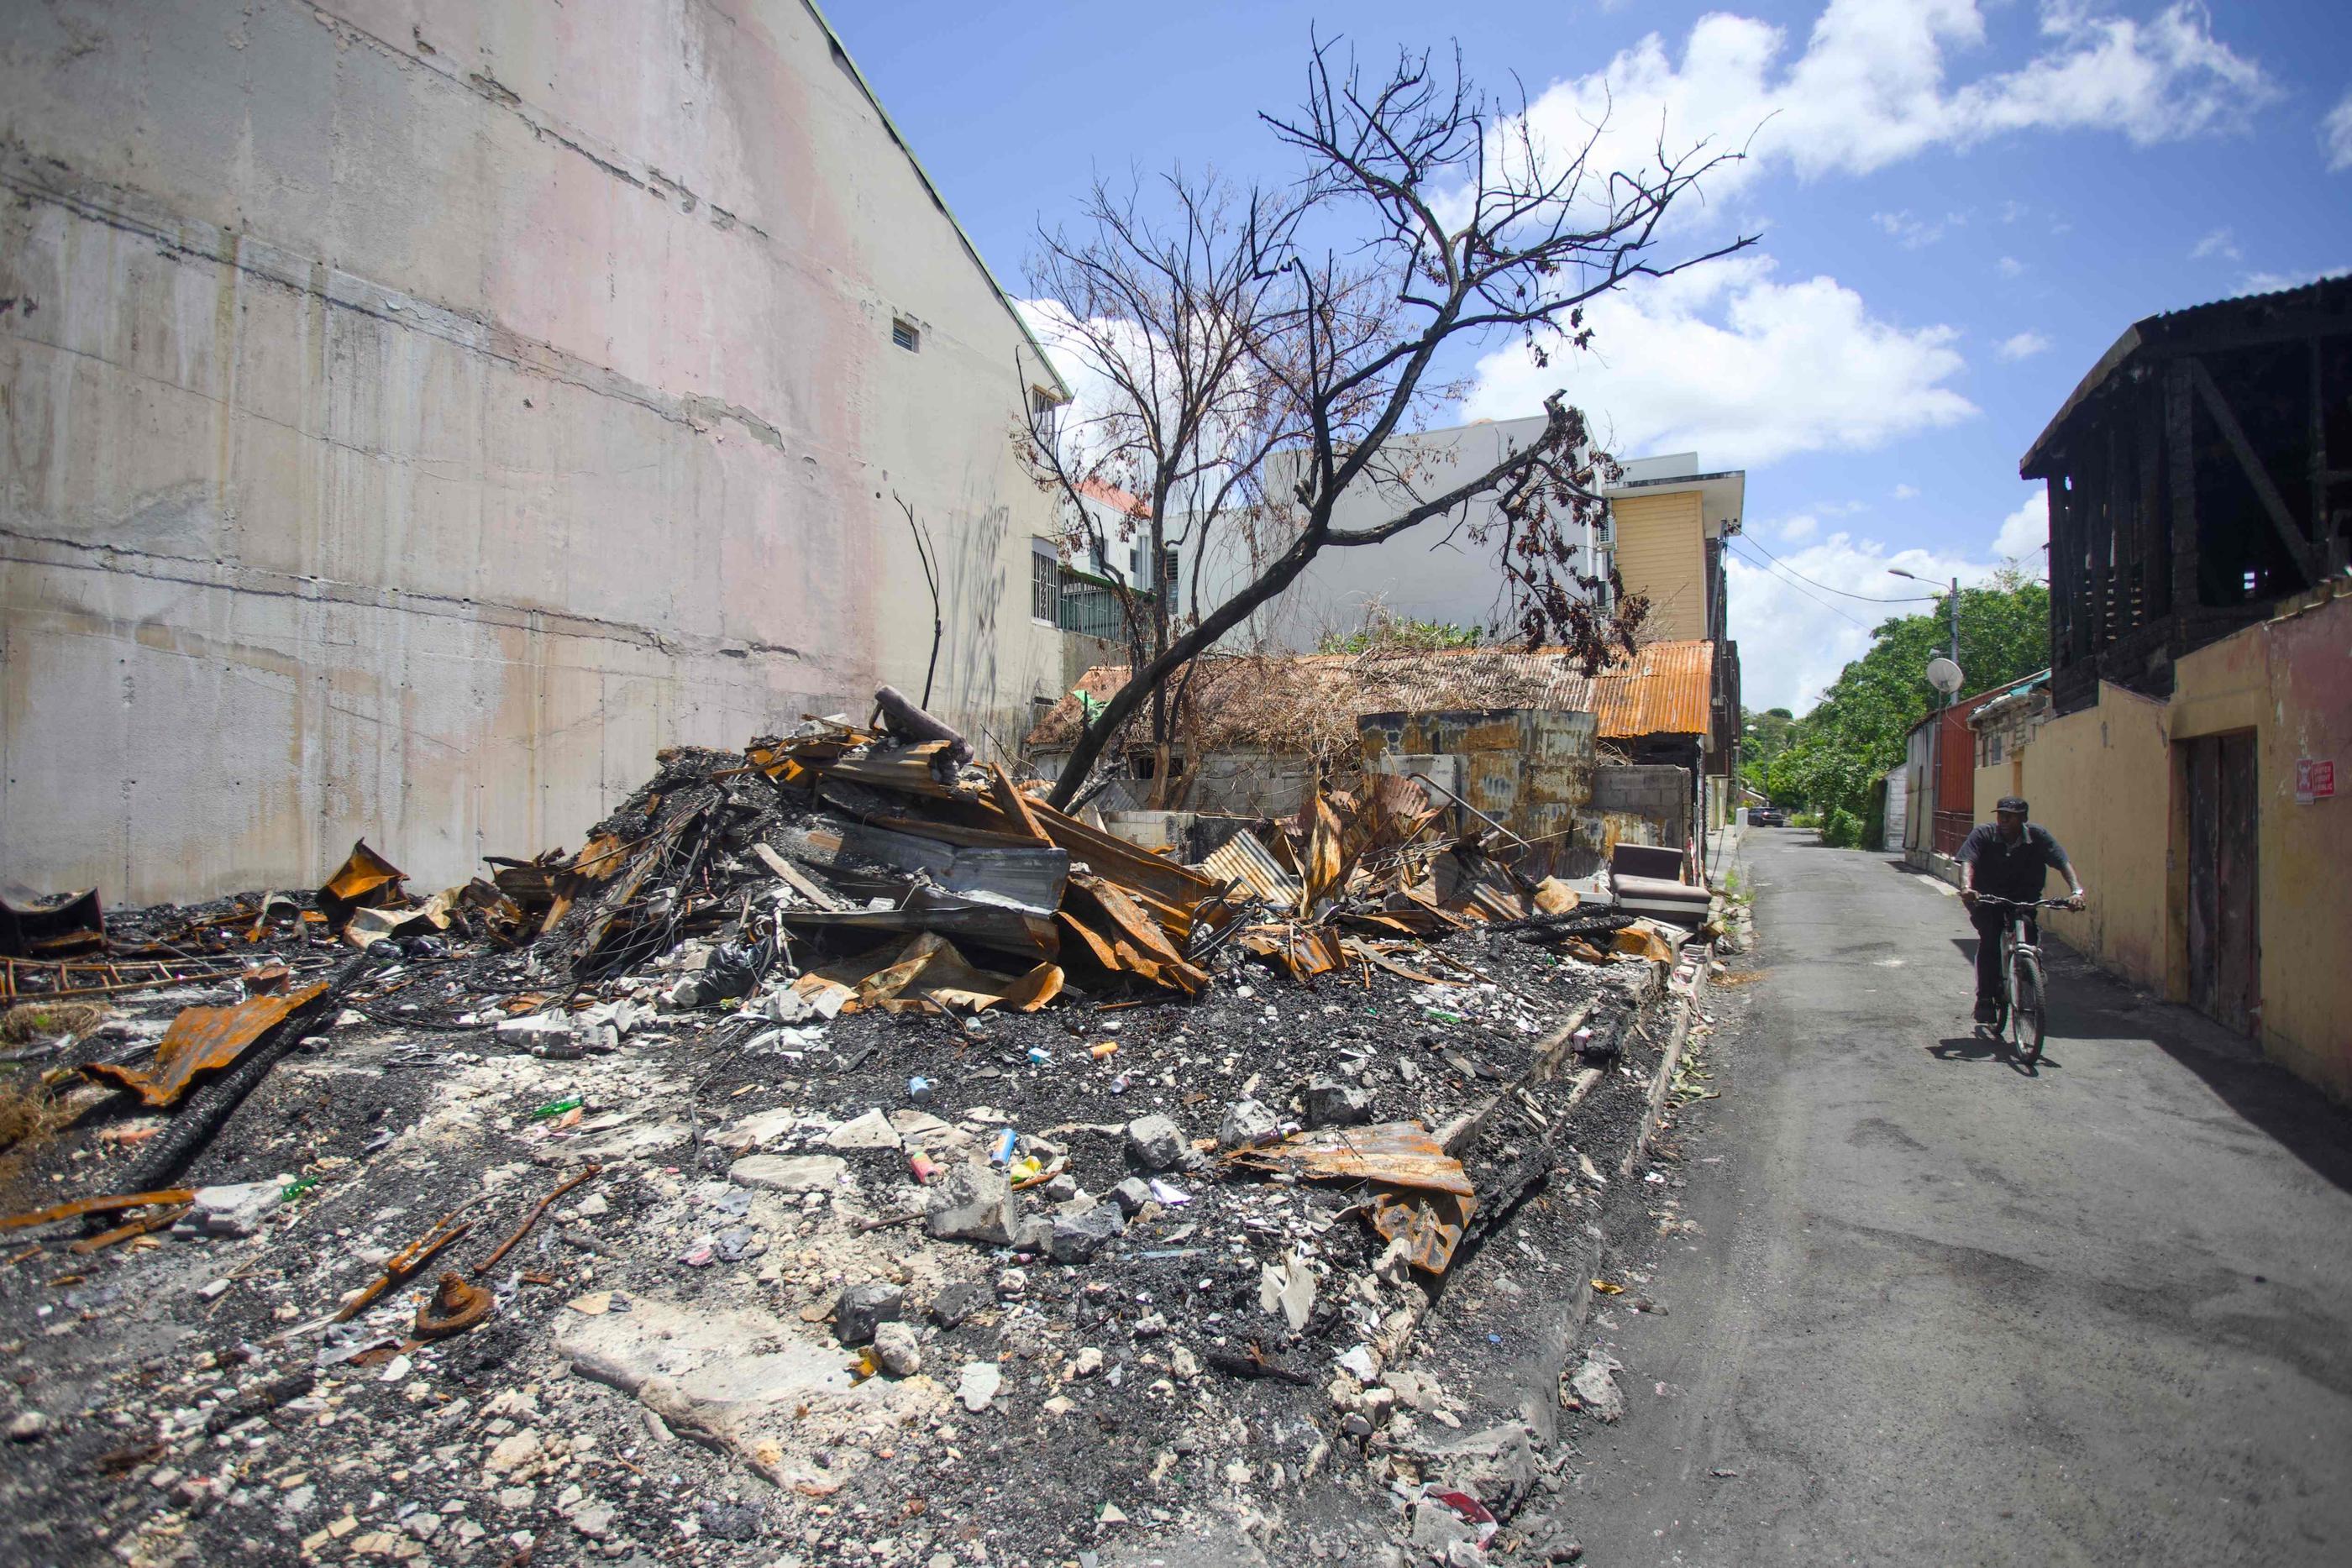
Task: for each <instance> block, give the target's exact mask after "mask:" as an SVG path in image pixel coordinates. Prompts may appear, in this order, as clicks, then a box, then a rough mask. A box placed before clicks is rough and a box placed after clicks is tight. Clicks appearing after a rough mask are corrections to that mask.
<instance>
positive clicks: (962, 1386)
mask: <svg viewBox="0 0 2352 1568" xmlns="http://www.w3.org/2000/svg"><path fill="white" fill-rule="evenodd" d="M1003 1386H1004V1373H1003V1370H1002V1369H1001V1368H999V1367H998V1366H997V1364H996V1363H994V1362H992V1361H969V1362H966V1363H964V1368H963V1372H962V1373H961V1375H959V1376H958V1378H957V1379H956V1397H957V1398H959V1399H961V1400H962V1401H963V1407H964V1408H965V1409H967V1410H969V1411H971V1413H972V1414H974V1415H975V1416H976V1415H978V1414H979V1413H980V1412H981V1411H982V1410H985V1409H987V1408H988V1406H989V1403H990V1401H992V1400H993V1399H994V1398H995V1397H996V1391H997V1390H998V1389H1000V1388H1002V1387H1003Z"/></svg>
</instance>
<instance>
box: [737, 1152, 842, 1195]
mask: <svg viewBox="0 0 2352 1568" xmlns="http://www.w3.org/2000/svg"><path fill="white" fill-rule="evenodd" d="M848 1175H849V1162H848V1161H847V1160H845V1159H843V1158H842V1157H841V1156H840V1155H745V1156H744V1157H743V1158H741V1159H740V1160H737V1161H736V1162H735V1163H734V1164H733V1165H731V1166H728V1167H727V1179H728V1180H729V1181H731V1182H733V1183H734V1184H735V1185H736V1186H749V1187H758V1188H761V1190H764V1191H767V1192H832V1191H834V1190H835V1188H837V1187H839V1186H841V1184H842V1182H843V1180H844V1179H845V1178H846V1177H847V1176H848Z"/></svg>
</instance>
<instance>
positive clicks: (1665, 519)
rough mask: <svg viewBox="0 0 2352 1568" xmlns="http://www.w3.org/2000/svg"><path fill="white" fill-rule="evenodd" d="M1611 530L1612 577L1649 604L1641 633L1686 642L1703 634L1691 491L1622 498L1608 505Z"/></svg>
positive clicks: (1700, 538) (1699, 528)
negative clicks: (1614, 547)
mask: <svg viewBox="0 0 2352 1568" xmlns="http://www.w3.org/2000/svg"><path fill="white" fill-rule="evenodd" d="M1609 511H1610V516H1611V517H1612V518H1614V519H1615V521H1616V526H1617V575H1618V576H1619V577H1620V578H1621V579H1622V580H1623V581H1624V584H1625V591H1626V592H1627V593H1639V594H1642V595H1643V596H1645V597H1646V598H1648V600H1649V601H1650V618H1649V620H1648V622H1646V623H1645V624H1644V625H1643V632H1644V633H1645V634H1646V635H1648V636H1651V637H1654V638H1656V639H1658V640H1660V641H1675V642H1690V641H1695V640H1696V639H1699V638H1703V637H1705V636H1706V634H1707V628H1706V535H1705V531H1704V525H1703V520H1702V517H1701V514H1700V511H1699V495H1698V492H1697V491H1696V490H1689V491H1685V492H1683V493H1681V494H1679V495H1673V496H1625V497H1618V498H1616V499H1615V500H1612V501H1611V502H1610V503H1609Z"/></svg>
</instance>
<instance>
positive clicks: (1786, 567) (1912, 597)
mask: <svg viewBox="0 0 2352 1568" xmlns="http://www.w3.org/2000/svg"><path fill="white" fill-rule="evenodd" d="M1738 538H1739V540H1740V542H1741V543H1742V544H1748V545H1753V546H1754V547H1755V548H1756V549H1760V550H1764V553H1765V554H1766V555H1768V556H1772V560H1773V562H1774V564H1776V565H1778V566H1779V567H1780V570H1783V571H1785V572H1787V573H1788V574H1789V575H1790V576H1791V577H1796V578H1803V579H1804V580H1805V581H1807V582H1811V583H1812V584H1813V586H1814V587H1815V588H1818V589H1820V590H1822V591H1823V592H1824V593H1835V594H1839V595H1841V596H1843V597H1844V598H1847V599H1859V600H1861V601H1863V602H1864V604H1933V603H1934V602H1935V601H1937V599H1939V598H1941V597H1943V596H1942V595H1941V594H1936V593H1914V594H1909V595H1906V596H1905V597H1903V598H1901V599H1881V598H1879V597H1878V596H1877V595H1876V594H1871V593H1849V592H1847V591H1845V590H1844V589H1843V588H1832V587H1831V586H1830V585H1829V584H1828V583H1826V582H1814V581H1813V580H1812V579H1811V578H1810V577H1806V576H1805V574H1804V573H1803V572H1801V571H1799V570H1797V569H1796V568H1795V567H1793V566H1790V564H1789V563H1788V562H1787V561H1785V560H1782V559H1780V557H1779V556H1777V555H1772V552H1771V551H1770V550H1769V549H1765V547H1764V541H1763V540H1761V539H1751V538H1748V536H1747V535H1745V534H1741V535H1739V536H1738Z"/></svg>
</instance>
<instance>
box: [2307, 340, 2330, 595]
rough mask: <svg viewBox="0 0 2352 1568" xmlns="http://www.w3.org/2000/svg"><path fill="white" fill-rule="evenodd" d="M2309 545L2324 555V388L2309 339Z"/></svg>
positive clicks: (2317, 357) (2314, 342) (2314, 346)
mask: <svg viewBox="0 0 2352 1568" xmlns="http://www.w3.org/2000/svg"><path fill="white" fill-rule="evenodd" d="M2310 358H2311V548H2312V550H2313V551H2314V553H2315V554H2316V555H2317V556H2318V557H2319V559H2321V561H2322V562H2325V561H2326V559H2327V535H2328V528H2327V392H2326V386H2325V385H2324V382H2325V379H2326V378H2325V376H2324V375H2323V373H2322V370H2321V365H2320V358H2321V356H2320V352H2319V340H2318V339H2316V338H2314V339H2313V340H2311V355H2310Z"/></svg>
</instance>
